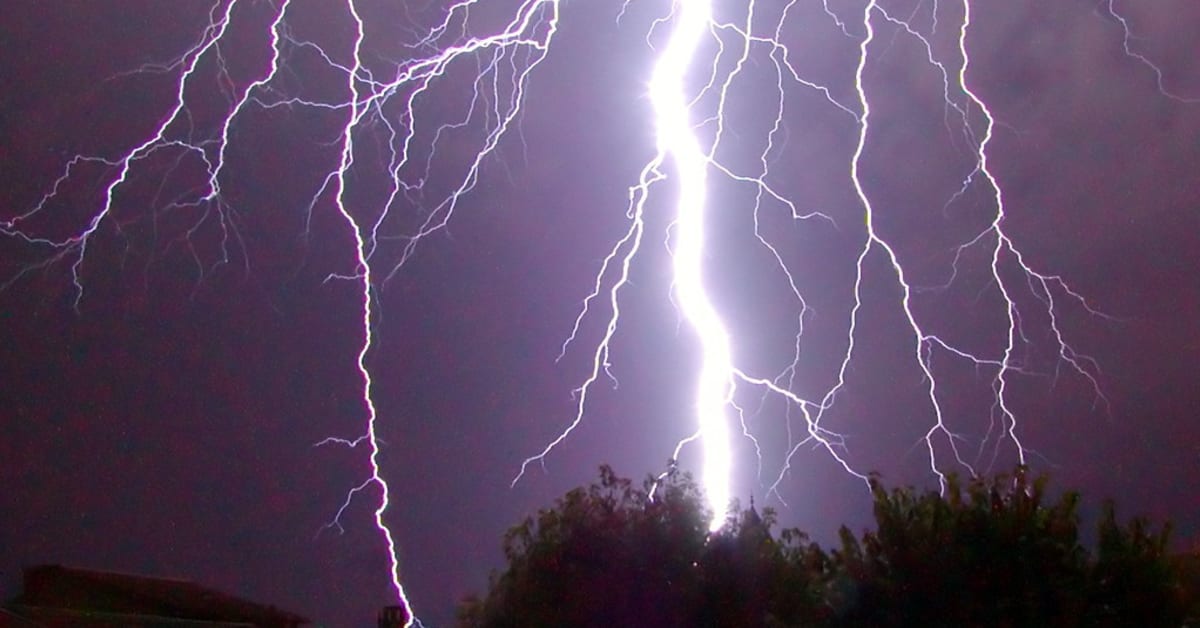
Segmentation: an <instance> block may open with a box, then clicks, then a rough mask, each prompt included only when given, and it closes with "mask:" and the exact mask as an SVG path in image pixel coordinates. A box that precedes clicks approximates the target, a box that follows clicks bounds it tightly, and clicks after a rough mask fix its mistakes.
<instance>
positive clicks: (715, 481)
mask: <svg viewBox="0 0 1200 628" xmlns="http://www.w3.org/2000/svg"><path fill="white" fill-rule="evenodd" d="M711 21H712V3H711V2H710V0H687V1H684V2H681V3H680V4H679V5H678V7H677V8H676V13H675V26H674V29H673V30H672V32H671V37H670V41H669V42H668V44H667V47H666V49H665V50H663V52H662V54H661V55H660V56H659V58H658V62H657V64H656V65H655V69H654V76H653V78H652V79H651V81H650V100H651V102H652V104H653V106H654V124H655V128H656V129H657V132H658V156H657V157H656V158H655V163H656V164H658V163H660V162H661V161H662V160H663V159H664V158H665V157H670V158H671V159H672V162H673V164H674V166H675V170H676V171H677V172H678V175H677V177H676V180H677V184H676V186H675V187H676V189H677V191H678V194H679V200H678V201H677V210H676V213H675V229H676V231H675V236H676V237H675V243H674V244H675V250H674V252H673V268H674V271H675V294H676V297H677V298H678V303H679V309H680V311H681V312H682V313H683V315H684V317H686V318H687V320H688V322H689V323H691V325H692V327H693V328H694V329H695V331H696V335H697V336H698V338H699V342H700V350H701V358H700V376H699V381H698V382H697V384H696V402H695V403H696V408H695V411H696V415H697V419H698V421H699V430H698V432H697V435H698V437H699V439H700V444H701V446H702V447H703V449H704V471H703V473H702V475H701V483H702V485H703V487H704V492H705V495H706V496H707V499H708V504H709V507H710V508H711V509H712V511H713V518H712V521H711V523H710V525H709V527H710V528H711V529H713V530H716V529H718V528H720V527H721V526H722V525H723V524H724V523H725V513H726V511H727V509H728V507H729V499H730V490H729V473H730V467H731V464H732V456H733V454H732V451H731V444H730V442H729V427H728V426H727V425H726V423H727V417H726V416H725V413H726V407H727V406H728V405H729V404H730V403H732V401H733V357H732V356H731V355H730V349H729V334H728V333H727V332H726V331H725V324H724V323H723V322H722V321H721V318H720V316H718V315H717V311H716V309H715V308H714V307H713V305H712V302H711V301H710V300H709V298H708V294H707V293H706V292H705V289H704V279H703V277H702V275H703V268H702V267H703V258H704V235H705V234H704V212H705V197H706V196H707V189H708V184H707V181H706V179H707V177H706V176H705V171H706V170H707V168H708V157H707V155H705V153H704V152H703V151H702V150H701V149H700V141H699V139H697V137H696V134H695V131H694V130H693V129H692V123H691V119H690V118H691V114H690V111H689V107H688V98H687V95H686V91H685V80H684V79H685V76H686V74H687V70H688V68H689V66H690V65H691V64H692V62H693V60H694V58H695V56H696V49H697V48H698V47H699V45H700V40H701V38H702V37H703V36H704V34H705V33H706V32H707V31H708V27H709V24H710V23H711Z"/></svg>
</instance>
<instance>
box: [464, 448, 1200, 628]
mask: <svg viewBox="0 0 1200 628" xmlns="http://www.w3.org/2000/svg"><path fill="white" fill-rule="evenodd" d="M654 486H655V483H654V482H652V481H651V480H650V479H647V480H646V482H645V483H643V485H642V486H641V487H636V486H634V484H633V483H632V482H631V481H630V480H627V479H623V478H619V477H617V476H616V474H615V473H613V471H612V469H610V468H609V467H607V466H605V467H601V469H600V480H599V482H598V483H595V484H592V485H591V486H589V487H586V488H578V489H575V490H573V491H571V492H569V493H567V494H566V495H565V496H564V497H562V498H561V499H559V500H558V501H557V503H556V504H555V505H554V507H553V508H550V509H547V510H543V511H541V512H539V513H538V515H537V517H536V518H535V517H530V518H528V519H526V520H525V521H524V522H522V523H521V524H520V525H518V526H516V527H514V528H512V529H511V530H509V532H508V533H507V534H506V536H505V540H504V551H505V556H506V558H507V561H508V568H507V569H506V570H505V571H503V572H502V573H499V574H493V576H492V579H491V584H490V587H489V591H488V594H487V597H486V598H482V599H480V598H477V597H472V598H468V599H467V600H465V601H464V602H463V604H462V606H461V607H460V609H459V625H460V626H471V627H487V628H494V627H507V626H534V627H536V626H579V627H587V626H648V627H649V626H652V627H658V626H663V627H669V626H670V627H673V626H680V627H682V626H688V627H693V626H695V627H718V626H738V627H755V626H764V627H771V628H781V627H792V626H795V627H799V626H823V627H830V628H833V627H842V626H846V627H858V626H862V627H867V626H870V627H881V628H888V627H893V626H896V627H898V626H931V627H939V626H947V627H948V626H955V627H963V626H966V627H997V628H1001V627H1025V626H1068V627H1071V626H1080V627H1084V626H1086V627H1092V626H1096V627H1108V626H1114V627H1115V626H1146V627H1157V626H1179V625H1180V624H1181V623H1182V622H1183V619H1184V615H1185V612H1184V606H1185V604H1186V602H1187V597H1186V596H1185V594H1184V589H1183V587H1182V586H1181V580H1180V577H1179V569H1178V562H1177V561H1174V560H1172V559H1171V557H1169V556H1168V555H1167V552H1166V543H1167V533H1168V529H1166V528H1164V529H1162V530H1160V531H1153V530H1151V528H1150V526H1149V525H1148V524H1147V523H1146V521H1144V520H1142V519H1134V520H1133V521H1131V522H1130V523H1128V524H1127V525H1121V524H1120V523H1119V522H1118V521H1117V518H1116V514H1115V508H1114V507H1113V505H1112V504H1111V503H1107V504H1105V507H1104V509H1103V515H1102V517H1101V519H1100V522H1099V536H1098V538H1099V541H1098V546H1097V548H1096V551H1095V552H1094V553H1090V552H1088V551H1087V550H1085V549H1084V548H1083V546H1082V545H1081V544H1080V540H1079V534H1078V530H1079V516H1078V513H1077V505H1078V503H1079V497H1078V495H1077V494H1075V493H1066V494H1063V495H1062V496H1060V497H1058V498H1057V499H1056V500H1052V501H1050V500H1048V499H1047V496H1046V479H1045V478H1044V477H1040V478H1037V479H1031V478H1029V477H1028V475H1027V473H1026V471H1025V470H1024V469H1018V470H1017V472H1016V473H1015V474H1014V475H1013V476H998V477H995V478H991V479H975V480H971V481H970V482H968V483H966V485H965V486H964V485H963V484H962V483H960V482H959V481H958V480H957V479H955V478H949V479H948V481H947V483H946V486H945V490H944V491H943V492H942V493H941V494H939V493H936V492H923V493H921V492H917V491H915V490H913V489H894V490H888V489H885V488H884V487H883V486H882V484H881V483H880V482H879V481H878V479H872V482H871V487H872V491H873V493H874V501H875V520H876V526H877V527H876V529H875V530H874V531H868V532H866V533H864V534H863V535H862V536H861V537H856V536H855V535H854V534H853V533H851V532H850V531H849V530H848V529H846V528H843V529H842V531H841V545H840V547H839V548H838V549H835V550H833V551H831V552H828V553H827V552H825V551H824V550H822V549H821V548H820V547H818V546H817V545H816V544H814V543H812V542H810V541H809V539H808V538H807V536H805V535H804V534H803V533H802V532H800V531H799V530H795V529H785V530H782V531H781V532H780V533H779V534H778V535H776V534H774V533H773V532H772V528H773V527H774V525H775V514H774V513H773V512H772V511H771V510H770V509H765V510H764V511H763V512H762V514H759V512H758V511H757V510H755V509H754V508H753V506H752V507H751V508H749V509H746V510H742V509H740V508H737V507H735V508H733V509H732V510H733V514H731V515H730V517H729V520H728V521H727V523H726V525H725V527H724V528H722V530H721V531H720V532H718V533H715V534H709V533H708V530H707V521H708V513H707V512H706V511H705V508H704V506H703V501H702V498H701V495H700V491H699V490H698V488H697V487H696V485H695V483H694V482H693V481H692V480H691V478H690V477H689V476H687V475H686V474H678V473H672V474H669V475H668V476H667V477H666V478H664V479H663V480H662V481H661V482H659V483H658V484H657V489H656V490H655V491H654V499H651V498H650V495H651V488H652V487H654Z"/></svg>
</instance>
